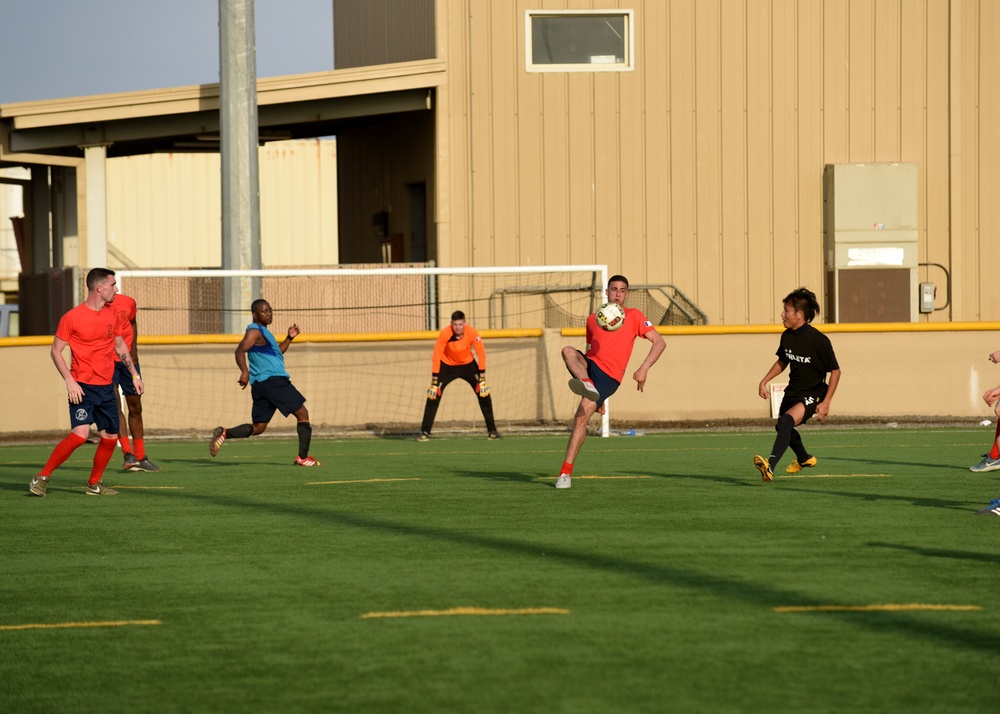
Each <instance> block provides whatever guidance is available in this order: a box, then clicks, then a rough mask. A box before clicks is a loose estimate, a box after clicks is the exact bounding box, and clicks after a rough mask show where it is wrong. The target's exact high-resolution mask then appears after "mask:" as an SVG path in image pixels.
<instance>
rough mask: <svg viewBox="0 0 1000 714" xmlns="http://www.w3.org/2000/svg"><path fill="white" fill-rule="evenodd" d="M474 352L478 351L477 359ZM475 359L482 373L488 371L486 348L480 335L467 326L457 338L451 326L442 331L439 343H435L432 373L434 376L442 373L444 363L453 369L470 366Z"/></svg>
mask: <svg viewBox="0 0 1000 714" xmlns="http://www.w3.org/2000/svg"><path fill="white" fill-rule="evenodd" d="M473 350H475V351H476V356H475V358H474V357H473V356H472V351H473ZM473 359H475V362H476V365H477V366H478V367H479V369H480V370H481V371H485V370H486V347H485V346H484V345H483V340H482V339H481V338H480V337H479V333H478V332H476V330H475V328H474V327H472V325H468V324H466V326H465V331H464V332H463V333H462V336H461V337H455V332H454V331H453V330H452V329H451V325H448V326H446V327H445V328H444V329H443V330H441V334H439V335H438V338H437V342H435V343H434V357H433V358H432V360H431V372H432V373H434V374H437V373H438V372H440V371H441V363H442V362H444V363H445V364H447V365H451V366H452V367H460V366H462V365H463V364H469V362H472V361H473Z"/></svg>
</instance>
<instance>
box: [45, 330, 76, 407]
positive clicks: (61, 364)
mask: <svg viewBox="0 0 1000 714" xmlns="http://www.w3.org/2000/svg"><path fill="white" fill-rule="evenodd" d="M66 344H67V342H66V340H61V339H59V338H58V337H53V338H52V349H51V350H50V351H49V356H50V357H51V358H52V363H53V364H54V365H55V366H56V369H57V370H58V371H59V376H60V377H62V378H63V379H64V380H65V381H66V395H67V396H68V397H69V401H70V403H71V404H79V403H80V402H81V401H82V400H83V388H82V387H81V386H80V385H79V384H77V381H76V380H75V379H73V373H72V372H70V371H69V365H67V364H66V358H65V357H63V350H64V349H65V348H66Z"/></svg>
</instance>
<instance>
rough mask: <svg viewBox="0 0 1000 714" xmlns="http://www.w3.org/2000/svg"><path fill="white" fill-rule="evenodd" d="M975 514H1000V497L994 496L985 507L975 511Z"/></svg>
mask: <svg viewBox="0 0 1000 714" xmlns="http://www.w3.org/2000/svg"><path fill="white" fill-rule="evenodd" d="M976 515H977V516H1000V498H994V499H993V500H992V501H990V505H988V506H987V507H986V508H984V509H982V510H980V511H976Z"/></svg>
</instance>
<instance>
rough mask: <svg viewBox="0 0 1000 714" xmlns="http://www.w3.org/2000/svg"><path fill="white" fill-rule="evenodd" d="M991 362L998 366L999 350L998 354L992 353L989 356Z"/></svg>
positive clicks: (999, 359)
mask: <svg viewBox="0 0 1000 714" xmlns="http://www.w3.org/2000/svg"><path fill="white" fill-rule="evenodd" d="M989 360H990V362H992V363H993V364H996V363H997V362H998V361H1000V350H997V351H996V352H993V353H991V354H990V356H989Z"/></svg>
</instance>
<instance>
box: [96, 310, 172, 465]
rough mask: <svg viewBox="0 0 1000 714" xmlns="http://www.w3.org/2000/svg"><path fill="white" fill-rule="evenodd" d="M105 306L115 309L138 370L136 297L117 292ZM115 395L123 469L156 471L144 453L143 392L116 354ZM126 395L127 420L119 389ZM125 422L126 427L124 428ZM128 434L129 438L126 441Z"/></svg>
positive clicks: (133, 363)
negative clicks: (123, 462)
mask: <svg viewBox="0 0 1000 714" xmlns="http://www.w3.org/2000/svg"><path fill="white" fill-rule="evenodd" d="M104 309H105V310H114V312H115V314H117V315H118V322H119V323H120V324H121V328H122V337H123V338H125V345H126V346H127V347H128V349H129V355H130V356H131V357H132V365H133V366H134V367H135V371H136V372H138V373H139V374H141V373H142V372H141V371H140V369H139V351H138V347H137V345H136V342H137V337H138V333H139V330H138V327H137V326H136V322H135V316H136V304H135V300H133V299H132V298H130V297H129V296H128V295H122V294H121V293H119V294H118V295H116V296H115V301H114V304H108V305H107V306H105V308H104ZM114 386H115V398H116V399H117V400H118V426H119V429H120V431H119V432H118V443H119V444H121V447H122V453H123V454H124V455H125V464H124V466H123V467H122V471H159V470H160V467H159V466H157V465H156V464H154V463H153V462H152V461H150V460H149V458H148V457H147V456H146V440H145V432H144V430H143V424H142V395H140V394H139V393H138V392H137V391H136V389H135V383H134V382H133V381H132V378H131V377H130V376H129V373H128V368H127V367H126V366H125V364H124V363H123V362H122V361H121V360H120V359H118V355H115V378H114ZM119 389H121V393H122V394H123V395H124V396H125V405H124V406H128V420H127V421H126V419H125V411H124V406H123V405H122V400H121V397H120V396H119V395H118V390H119ZM126 425H127V427H128V428H126ZM129 434H131V435H132V441H131V443H129Z"/></svg>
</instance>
